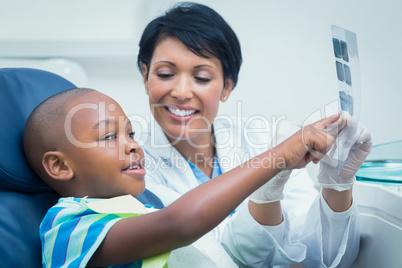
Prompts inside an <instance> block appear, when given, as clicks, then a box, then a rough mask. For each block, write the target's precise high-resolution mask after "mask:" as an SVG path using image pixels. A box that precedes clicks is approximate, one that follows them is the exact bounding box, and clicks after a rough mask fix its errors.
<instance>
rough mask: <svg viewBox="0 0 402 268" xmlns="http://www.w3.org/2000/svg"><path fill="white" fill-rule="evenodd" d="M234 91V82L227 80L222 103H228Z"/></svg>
mask: <svg viewBox="0 0 402 268" xmlns="http://www.w3.org/2000/svg"><path fill="white" fill-rule="evenodd" d="M232 90H233V80H232V79H230V78H226V80H225V87H224V88H223V90H222V94H221V102H225V101H227V99H228V98H229V95H230V93H232Z"/></svg>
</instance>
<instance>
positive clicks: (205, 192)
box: [89, 116, 339, 266]
mask: <svg viewBox="0 0 402 268" xmlns="http://www.w3.org/2000/svg"><path fill="white" fill-rule="evenodd" d="M338 117H339V116H335V117H329V118H326V119H323V120H320V121H318V122H316V123H315V124H313V125H310V126H307V127H305V128H303V129H302V130H301V131H299V132H297V133H296V134H294V135H293V136H291V137H290V138H289V139H287V140H286V141H285V142H283V143H281V144H280V145H278V146H277V147H275V148H273V149H271V150H269V151H267V152H264V153H262V154H260V155H258V156H256V157H254V158H252V159H250V160H249V161H248V162H246V163H244V164H243V165H240V166H239V167H237V168H235V169H233V170H231V171H229V172H227V173H224V174H222V175H220V176H219V177H217V178H215V179H213V180H210V181H208V182H206V183H204V184H202V185H200V186H198V187H196V188H195V189H193V190H191V191H190V192H188V193H187V194H185V195H183V196H182V197H181V198H179V199H178V200H176V201H175V202H174V203H172V204H171V205H170V206H168V207H166V208H163V209H161V210H160V211H156V212H153V213H149V214H145V215H141V216H136V217H131V218H127V219H123V220H120V221H119V222H117V223H116V224H115V225H114V226H113V227H112V228H111V229H110V231H109V232H108V234H107V235H106V237H105V239H104V240H103V242H102V244H101V245H100V247H99V248H98V250H97V251H96V252H95V254H94V255H93V256H92V258H91V260H90V262H89V264H90V265H93V266H109V265H117V264H125V263H130V262H133V261H136V260H141V259H145V258H148V257H152V256H155V255H159V254H161V253H164V252H168V251H171V250H173V249H176V248H178V247H182V246H185V245H188V244H190V243H192V242H193V241H195V240H196V239H198V238H199V237H201V236H202V235H203V234H205V233H207V232H208V231H210V230H211V229H213V228H214V227H215V226H216V225H218V224H219V223H220V222H221V221H222V220H224V219H225V218H226V217H227V216H228V215H229V214H230V213H231V212H232V211H233V210H234V209H235V208H236V207H237V206H238V205H239V204H240V203H241V202H242V201H243V200H244V199H246V198H247V197H248V196H249V195H250V194H251V193H252V192H253V191H255V190H256V189H257V188H259V187H260V186H262V185H263V184H264V183H266V182H267V181H268V180H269V179H270V178H272V177H273V176H275V175H276V174H277V173H278V172H280V171H281V170H282V169H283V168H284V167H286V168H287V169H291V168H301V167H304V166H305V165H306V164H307V163H309V162H310V161H313V162H315V163H316V162H318V160H319V159H318V158H317V157H315V156H314V155H312V154H310V153H309V150H310V149H312V150H314V151H316V152H319V153H325V152H326V151H327V150H328V149H329V148H330V147H331V146H332V143H333V138H332V136H330V135H329V134H327V133H326V132H325V131H324V129H325V128H326V127H327V126H328V125H330V124H332V123H334V122H336V121H337V119H338ZM250 161H253V162H250ZM278 161H285V165H275V164H273V163H278Z"/></svg>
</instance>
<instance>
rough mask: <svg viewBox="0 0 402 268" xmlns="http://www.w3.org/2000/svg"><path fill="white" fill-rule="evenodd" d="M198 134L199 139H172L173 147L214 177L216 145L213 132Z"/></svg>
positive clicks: (209, 175)
mask: <svg viewBox="0 0 402 268" xmlns="http://www.w3.org/2000/svg"><path fill="white" fill-rule="evenodd" d="M205 134H208V135H202V136H203V137H199V136H197V139H192V140H190V139H187V140H179V141H177V140H171V139H170V138H168V139H169V141H170V143H171V144H172V146H173V147H175V148H176V149H177V151H179V153H180V154H181V155H182V156H183V157H184V158H186V159H187V160H188V161H190V162H191V163H193V164H194V165H195V166H197V167H198V168H199V169H200V170H201V171H202V172H204V173H205V174H206V175H207V176H208V177H210V178H211V177H212V171H213V166H214V159H215V146H214V136H213V133H205Z"/></svg>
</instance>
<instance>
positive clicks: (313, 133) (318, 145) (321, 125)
mask: <svg viewBox="0 0 402 268" xmlns="http://www.w3.org/2000/svg"><path fill="white" fill-rule="evenodd" d="M339 116H340V115H339V114H337V115H333V116H330V117H327V118H324V119H322V120H319V121H317V122H315V123H314V124H311V125H308V126H306V127H303V128H302V129H301V130H299V131H298V132H296V133H295V134H294V135H293V136H291V137H290V138H288V139H287V140H285V141H284V142H282V143H281V144H279V145H278V148H280V150H281V151H282V156H283V157H284V158H285V161H286V169H295V168H302V167H305V166H306V165H307V164H308V163H309V162H311V161H313V162H314V163H318V162H319V160H320V159H321V158H322V157H323V156H324V155H325V154H326V153H327V152H328V151H329V150H330V149H331V148H332V146H333V143H334V137H333V136H332V135H331V134H329V133H328V132H327V131H326V130H327V128H328V127H329V126H330V125H332V124H335V123H337V122H338V119H339Z"/></svg>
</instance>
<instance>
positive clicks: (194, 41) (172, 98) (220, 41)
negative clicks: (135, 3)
mask: <svg viewBox="0 0 402 268" xmlns="http://www.w3.org/2000/svg"><path fill="white" fill-rule="evenodd" d="M241 62H242V57H241V50H240V44H239V41H238V39H237V37H236V34H235V33H234V32H233V30H232V29H231V28H230V26H229V25H228V24H227V23H226V22H225V21H224V19H223V18H222V17H221V16H220V15H219V14H217V13H216V12H215V11H214V10H212V9H210V8H209V7H206V6H204V5H200V4H195V3H181V4H179V5H177V6H175V7H174V8H172V9H171V10H169V11H168V12H167V13H166V14H165V15H162V16H160V17H158V18H156V19H154V20H153V21H151V22H150V23H149V24H148V25H147V27H146V28H145V30H144V32H143V35H142V38H141V41H140V51H139V55H138V67H139V68H140V69H141V72H142V75H143V78H144V84H145V88H146V92H147V94H148V96H149V103H150V107H151V110H152V114H153V116H154V119H155V121H153V122H151V130H150V132H149V138H148V139H147V144H146V145H145V146H144V149H145V152H146V153H147V155H148V159H147V161H148V164H147V168H148V173H147V178H146V179H147V188H148V189H150V190H151V191H152V192H154V193H155V194H156V195H157V196H158V197H159V198H161V200H162V201H163V202H164V204H165V205H168V204H170V203H172V202H173V201H174V200H175V199H177V198H178V197H180V196H181V195H182V194H184V193H186V192H187V191H189V190H190V189H192V188H194V187H196V186H197V185H199V184H202V183H203V182H205V181H207V180H209V179H211V178H214V177H217V176H219V175H220V174H221V173H224V172H227V171H228V170H230V169H232V168H233V167H235V166H237V165H239V164H241V163H243V162H245V161H246V160H248V159H250V158H251V157H253V156H255V155H257V154H259V153H261V152H262V151H263V150H266V149H267V148H269V147H271V146H274V145H276V144H277V143H278V142H280V141H281V140H283V139H284V138H286V137H288V136H290V135H291V134H292V133H293V132H295V131H296V130H297V129H298V127H296V126H294V125H291V124H288V123H281V124H278V125H276V124H274V125H271V126H270V127H268V128H267V122H266V121H264V120H257V119H255V120H248V121H242V120H240V119H238V118H229V117H223V116H217V113H218V108H219V102H225V101H227V99H228V97H229V96H230V94H231V92H232V90H233V89H234V87H235V86H236V83H237V79H238V72H239V69H240V65H241ZM272 127H276V128H277V129H276V130H275V131H273V130H272V129H271V132H270V133H268V132H267V130H269V129H270V128H272ZM256 130H259V131H256ZM358 134H359V135H356V137H355V140H354V142H355V143H356V144H355V146H354V147H355V150H354V151H352V152H351V154H350V156H352V158H353V159H351V158H350V159H349V158H348V160H347V161H346V164H345V168H344V169H345V171H348V174H345V171H343V172H341V175H342V176H338V174H337V172H336V170H335V168H334V167H332V166H331V165H327V164H325V163H320V171H321V172H320V176H319V178H318V179H319V182H320V183H321V185H323V188H322V191H321V193H320V194H319V193H318V192H317V190H316V189H315V188H314V185H313V183H312V181H311V180H310V179H309V178H308V177H307V176H306V172H305V171H300V170H297V171H294V172H293V175H292V177H291V178H290V179H289V177H290V173H289V172H286V173H284V172H282V173H280V174H278V175H277V176H275V177H274V178H273V179H271V181H270V182H269V183H267V184H266V185H264V186H263V187H261V188H260V189H259V190H257V191H256V192H255V193H254V194H253V195H251V196H250V200H249V201H245V202H243V204H242V205H241V206H240V207H238V208H237V209H236V210H235V211H234V212H233V213H232V215H231V216H230V217H228V218H227V219H226V221H225V222H223V223H222V224H220V226H219V227H218V228H215V229H214V231H213V232H214V235H215V238H216V239H217V240H218V241H219V242H220V243H221V245H222V246H223V247H224V248H225V250H226V252H227V253H228V254H229V255H230V257H231V258H232V259H233V260H234V261H235V262H236V263H237V265H239V266H248V267H267V266H274V265H281V264H290V263H302V264H304V265H306V266H307V267H330V266H331V267H335V266H348V265H350V264H351V263H352V262H353V260H354V258H355V257H356V255H357V252H358V247H359V229H358V221H357V220H358V218H357V213H358V212H357V208H356V206H355V205H354V204H353V203H352V185H353V182H354V174H355V172H356V171H357V169H358V168H359V167H360V165H361V164H362V162H363V161H364V159H365V157H366V156H367V155H368V153H369V151H370V148H371V137H370V134H369V133H368V132H367V131H366V130H365V129H364V128H363V127H360V129H359V133H358ZM352 160H353V161H352ZM277 164H278V165H279V164H281V163H277ZM267 168H269V167H267ZM288 180H289V183H287V182H288ZM285 184H286V185H287V186H286V191H285V192H283V191H284V186H285ZM282 199H283V201H282V202H281V200H282ZM217 205H219V204H217ZM282 207H283V208H282ZM189 209H191V204H189ZM290 225H292V228H290ZM334 226H336V228H335V227H334Z"/></svg>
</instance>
